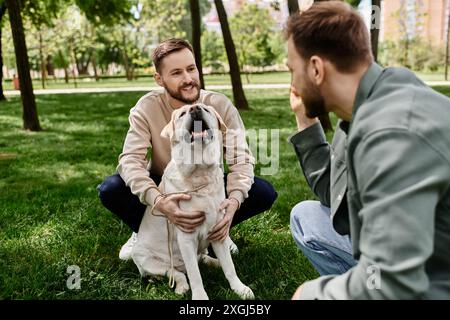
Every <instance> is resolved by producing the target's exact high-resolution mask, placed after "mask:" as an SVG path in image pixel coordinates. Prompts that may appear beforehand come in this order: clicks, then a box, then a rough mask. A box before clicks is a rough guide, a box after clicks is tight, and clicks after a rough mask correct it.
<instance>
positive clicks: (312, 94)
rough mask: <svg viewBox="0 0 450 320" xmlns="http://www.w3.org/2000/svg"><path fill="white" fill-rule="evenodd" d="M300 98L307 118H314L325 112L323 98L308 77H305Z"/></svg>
mask: <svg viewBox="0 0 450 320" xmlns="http://www.w3.org/2000/svg"><path fill="white" fill-rule="evenodd" d="M301 98H302V100H303V104H304V106H305V114H306V116H307V117H308V118H311V119H312V118H315V117H319V116H322V115H324V114H327V113H328V112H327V110H326V108H325V100H324V98H323V96H322V95H321V94H320V91H319V88H318V87H317V86H315V85H314V84H313V83H312V82H311V81H310V80H309V78H308V77H306V78H305V86H304V88H303V89H302V94H301Z"/></svg>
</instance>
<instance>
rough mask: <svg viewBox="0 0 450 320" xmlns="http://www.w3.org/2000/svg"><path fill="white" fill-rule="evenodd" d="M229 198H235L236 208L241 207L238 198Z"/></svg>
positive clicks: (231, 198)
mask: <svg viewBox="0 0 450 320" xmlns="http://www.w3.org/2000/svg"><path fill="white" fill-rule="evenodd" d="M228 199H229V200H234V201H235V202H236V208H237V209H239V207H240V205H241V203H240V202H239V200H238V199H236V198H234V197H229V198H228Z"/></svg>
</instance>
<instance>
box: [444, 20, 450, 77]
mask: <svg viewBox="0 0 450 320" xmlns="http://www.w3.org/2000/svg"><path fill="white" fill-rule="evenodd" d="M447 20H448V25H447V36H446V40H445V81H447V79H448V56H449V52H448V51H449V45H450V13H449V15H448V17H447Z"/></svg>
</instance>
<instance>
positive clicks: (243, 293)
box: [234, 285, 255, 300]
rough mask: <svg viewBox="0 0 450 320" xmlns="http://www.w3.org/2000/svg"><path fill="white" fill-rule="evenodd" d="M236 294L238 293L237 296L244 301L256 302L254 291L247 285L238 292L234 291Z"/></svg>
mask: <svg viewBox="0 0 450 320" xmlns="http://www.w3.org/2000/svg"><path fill="white" fill-rule="evenodd" d="M234 292H236V294H237V295H238V296H239V297H241V299H243V300H254V299H255V295H254V294H253V291H252V289H250V288H249V287H247V286H245V285H243V286H242V287H241V288H239V289H238V290H234Z"/></svg>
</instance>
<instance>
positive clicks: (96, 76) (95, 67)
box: [92, 52, 99, 82]
mask: <svg viewBox="0 0 450 320" xmlns="http://www.w3.org/2000/svg"><path fill="white" fill-rule="evenodd" d="M92 68H94V77H95V81H96V82H98V80H99V77H98V70H97V52H94V54H93V55H92Z"/></svg>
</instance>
